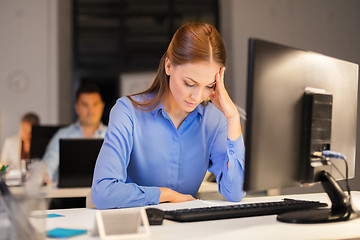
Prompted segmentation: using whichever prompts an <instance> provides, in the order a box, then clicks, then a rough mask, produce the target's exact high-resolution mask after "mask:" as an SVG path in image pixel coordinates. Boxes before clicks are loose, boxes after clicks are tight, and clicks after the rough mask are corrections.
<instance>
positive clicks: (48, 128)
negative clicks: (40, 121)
mask: <svg viewBox="0 0 360 240" xmlns="http://www.w3.org/2000/svg"><path fill="white" fill-rule="evenodd" d="M61 127H63V125H40V126H32V130H31V142H30V159H42V157H43V156H44V153H45V151H46V148H47V145H48V144H49V142H50V140H51V138H52V137H53V136H54V135H55V133H56V132H57V131H58V130H59V128H61Z"/></svg>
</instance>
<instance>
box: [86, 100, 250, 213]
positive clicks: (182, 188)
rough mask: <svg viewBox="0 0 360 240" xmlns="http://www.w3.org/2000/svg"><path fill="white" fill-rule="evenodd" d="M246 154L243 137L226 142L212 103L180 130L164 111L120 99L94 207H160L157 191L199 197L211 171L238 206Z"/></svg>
mask: <svg viewBox="0 0 360 240" xmlns="http://www.w3.org/2000/svg"><path fill="white" fill-rule="evenodd" d="M244 153H245V149H244V142H243V138H242V136H240V138H239V139H238V140H236V141H230V140H229V139H228V138H227V121H226V118H225V116H224V114H223V113H222V112H220V111H219V110H218V109H217V108H216V107H215V106H214V105H213V104H211V103H209V104H208V105H207V106H203V105H199V106H197V107H196V109H195V110H194V111H192V112H191V113H190V114H189V115H188V116H187V117H186V119H185V120H184V121H183V122H182V124H181V125H180V126H179V128H178V129H176V127H175V126H174V124H173V122H172V121H171V119H170V117H169V116H168V114H167V113H166V111H165V110H164V108H163V106H162V105H160V106H158V107H157V108H155V109H154V110H152V111H142V110H139V109H137V108H135V107H134V106H133V104H132V103H131V102H130V100H129V99H128V98H127V97H122V98H120V99H119V100H118V101H117V102H116V104H115V105H114V107H113V109H112V110H111V113H110V120H109V126H108V130H107V133H106V135H105V138H104V144H103V146H102V148H101V150H100V153H99V156H98V159H97V162H96V166H95V171H94V178H93V183H92V194H91V197H92V201H93V203H94V204H95V206H96V207H97V208H100V209H106V208H122V207H135V206H144V205H152V204H158V203H159V197H160V189H159V188H158V187H168V188H171V189H173V190H175V191H177V192H180V193H183V194H191V195H193V196H195V195H196V193H197V192H198V190H199V187H200V184H201V182H202V181H203V178H204V176H205V173H206V171H207V170H209V171H210V172H212V173H214V174H215V176H216V180H217V183H218V186H219V191H220V193H221V194H222V195H223V196H224V197H225V198H227V199H228V200H231V201H240V200H241V199H242V198H243V197H244V196H245V192H244V191H243V190H242V184H243V172H244ZM227 162H229V169H228V168H227Z"/></svg>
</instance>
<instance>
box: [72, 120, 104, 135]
mask: <svg viewBox="0 0 360 240" xmlns="http://www.w3.org/2000/svg"><path fill="white" fill-rule="evenodd" d="M74 126H75V128H76V130H80V131H81V132H82V127H81V125H80V121H79V120H77V121H76V122H75V123H74ZM106 128H107V127H106V126H105V125H104V124H103V123H102V122H100V124H99V127H98V128H97V129H96V132H95V134H94V136H95V135H98V134H99V135H101V134H102V133H103V132H106Z"/></svg>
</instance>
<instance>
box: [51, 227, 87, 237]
mask: <svg viewBox="0 0 360 240" xmlns="http://www.w3.org/2000/svg"><path fill="white" fill-rule="evenodd" d="M86 232H87V230H83V229H67V228H55V229H52V230H49V231H48V232H47V236H48V237H50V238H69V237H74V236H77V235H81V234H85V233H86Z"/></svg>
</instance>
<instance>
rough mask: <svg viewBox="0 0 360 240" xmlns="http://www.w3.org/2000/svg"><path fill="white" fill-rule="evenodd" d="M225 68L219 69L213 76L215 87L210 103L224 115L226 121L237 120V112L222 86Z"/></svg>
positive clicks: (223, 85)
mask: <svg viewBox="0 0 360 240" xmlns="http://www.w3.org/2000/svg"><path fill="white" fill-rule="evenodd" d="M224 73H225V67H221V68H220V71H219V72H218V73H217V74H216V76H215V81H216V87H215V90H214V91H213V93H212V94H211V95H210V99H211V102H212V103H213V104H214V105H215V106H216V107H217V108H218V109H219V110H220V111H222V112H223V113H224V115H225V117H226V119H229V118H234V117H236V118H239V116H240V115H239V112H238V110H237V108H236V106H235V104H234V102H233V101H232V100H231V98H230V96H229V94H228V92H227V91H226V89H225V84H224Z"/></svg>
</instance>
